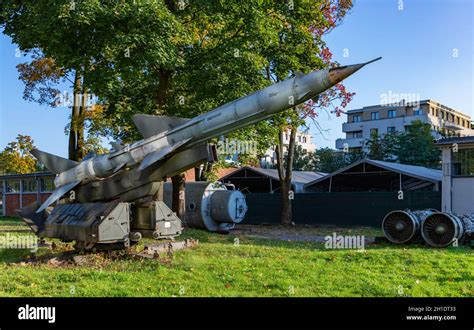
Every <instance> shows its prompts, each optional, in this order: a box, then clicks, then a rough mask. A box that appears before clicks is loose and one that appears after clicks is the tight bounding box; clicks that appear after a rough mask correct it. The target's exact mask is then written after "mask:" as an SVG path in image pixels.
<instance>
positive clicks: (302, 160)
mask: <svg viewBox="0 0 474 330" xmlns="http://www.w3.org/2000/svg"><path fill="white" fill-rule="evenodd" d="M311 156H312V153H311V152H310V153H308V152H306V150H304V149H303V147H302V146H301V145H299V144H297V145H296V146H295V151H294V160H293V170H294V171H311Z"/></svg>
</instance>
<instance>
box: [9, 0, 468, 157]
mask: <svg viewBox="0 0 474 330" xmlns="http://www.w3.org/2000/svg"><path fill="white" fill-rule="evenodd" d="M473 17H474V5H473V1H471V0H354V7H353V9H352V10H351V12H350V13H349V14H348V15H347V16H346V17H345V19H344V21H343V23H342V24H341V25H340V26H338V27H336V28H335V29H334V30H333V31H332V32H331V33H330V34H329V35H328V36H327V37H326V38H325V41H326V42H327V45H328V47H329V49H330V50H331V52H332V53H333V59H334V60H337V61H338V62H339V63H341V64H353V63H359V62H365V61H368V60H370V59H373V58H376V57H379V56H382V57H383V58H382V60H380V61H378V62H375V63H373V64H371V65H369V66H367V67H364V68H363V69H362V70H360V71H359V72H357V73H356V74H354V75H353V76H351V77H349V78H348V79H346V80H345V81H344V85H345V86H346V88H347V90H348V91H350V92H355V93H356V95H355V96H354V98H353V100H352V102H351V103H350V104H349V105H348V107H347V108H346V109H347V110H350V109H356V108H361V107H363V106H369V105H375V104H380V103H381V100H383V97H384V96H386V95H388V94H389V93H391V94H392V95H393V94H396V93H398V94H410V95H413V96H416V97H419V99H420V100H424V99H433V100H435V101H438V102H440V103H442V104H444V105H446V106H448V107H450V108H453V109H456V110H458V111H461V112H464V113H466V114H469V115H470V116H473V117H474V99H473V92H474V72H473V66H474V64H473V63H474V53H473V44H474V40H473V30H474V28H473ZM26 61H28V58H26V57H24V56H22V55H21V54H18V52H17V46H16V45H14V44H12V42H11V39H10V38H9V37H7V36H5V35H3V34H0V150H2V149H3V148H4V147H5V146H6V145H7V143H8V142H10V141H13V140H14V139H15V137H16V136H17V135H18V134H23V135H30V136H31V137H32V138H33V140H34V142H35V145H36V146H37V147H38V148H39V149H41V150H45V151H48V152H50V153H53V154H57V155H60V156H63V157H66V156H67V143H68V139H67V136H66V135H65V133H64V128H65V126H66V125H67V123H68V119H69V113H70V110H69V109H68V108H66V107H59V108H55V109H51V108H48V107H47V106H39V105H38V104H36V103H32V102H28V101H25V100H23V98H22V95H23V89H24V86H23V83H22V82H21V81H19V80H18V72H17V70H16V65H17V64H19V63H22V62H26ZM66 88H67V86H64V89H66ZM209 110H211V109H209ZM345 121H346V116H345V115H342V116H341V117H336V116H335V115H334V114H330V113H327V112H325V111H321V112H320V114H319V116H318V118H317V122H318V124H319V126H320V127H321V128H322V129H323V131H322V132H321V131H320V130H318V129H317V128H316V127H315V126H314V125H312V126H311V129H310V132H311V133H312V134H313V135H314V139H313V142H315V143H316V146H317V147H318V148H320V147H331V148H334V147H335V140H336V139H337V138H342V137H344V134H343V133H342V123H343V122H345Z"/></svg>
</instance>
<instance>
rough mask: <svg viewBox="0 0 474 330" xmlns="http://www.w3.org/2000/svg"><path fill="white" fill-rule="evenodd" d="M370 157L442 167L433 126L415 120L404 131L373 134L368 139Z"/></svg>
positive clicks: (408, 163)
mask: <svg viewBox="0 0 474 330" xmlns="http://www.w3.org/2000/svg"><path fill="white" fill-rule="evenodd" d="M366 146H367V147H368V148H369V152H368V157H369V158H370V159H375V160H383V161H397V162H399V163H401V164H407V165H418V166H425V167H430V168H439V167H440V157H441V151H440V150H439V149H438V148H436V147H435V146H434V144H433V136H432V135H431V126H430V125H429V124H425V123H423V122H422V121H420V120H416V121H413V122H412V124H411V125H410V126H407V128H406V131H405V132H403V133H388V134H384V135H383V136H378V135H377V134H373V135H372V136H371V138H370V140H367V141H366Z"/></svg>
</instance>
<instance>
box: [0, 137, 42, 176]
mask: <svg viewBox="0 0 474 330" xmlns="http://www.w3.org/2000/svg"><path fill="white" fill-rule="evenodd" d="M33 143H34V141H33V139H31V137H30V136H28V135H21V134H18V136H17V138H16V141H13V142H10V143H8V145H7V146H6V147H5V149H4V150H3V151H2V152H0V170H1V171H2V172H4V173H18V174H25V173H32V172H34V171H35V170H38V169H40V168H39V167H38V164H37V161H36V158H34V157H33V156H32V155H31V154H30V150H32V149H34V148H35V147H34V144H33Z"/></svg>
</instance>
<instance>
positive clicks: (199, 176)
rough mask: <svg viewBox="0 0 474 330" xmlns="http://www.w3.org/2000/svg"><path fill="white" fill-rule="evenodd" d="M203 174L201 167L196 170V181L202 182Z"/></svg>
mask: <svg viewBox="0 0 474 330" xmlns="http://www.w3.org/2000/svg"><path fill="white" fill-rule="evenodd" d="M201 173H202V170H201V167H200V166H198V167H195V168H194V181H201Z"/></svg>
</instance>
